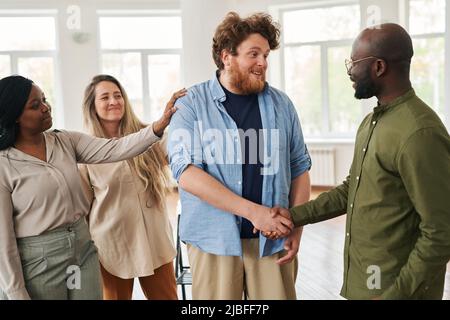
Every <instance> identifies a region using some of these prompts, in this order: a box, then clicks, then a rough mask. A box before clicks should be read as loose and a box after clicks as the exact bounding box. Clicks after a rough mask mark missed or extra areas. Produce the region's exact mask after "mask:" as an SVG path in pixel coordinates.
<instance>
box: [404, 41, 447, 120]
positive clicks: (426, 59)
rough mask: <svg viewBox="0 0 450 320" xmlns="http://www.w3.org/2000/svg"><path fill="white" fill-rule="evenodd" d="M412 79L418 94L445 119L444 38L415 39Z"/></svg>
mask: <svg viewBox="0 0 450 320" xmlns="http://www.w3.org/2000/svg"><path fill="white" fill-rule="evenodd" d="M413 45H414V57H413V59H412V66H411V79H412V80H411V81H412V84H413V87H414V89H415V91H416V93H417V95H418V96H419V97H420V98H421V99H422V100H424V101H425V102H426V103H427V104H428V105H429V106H430V107H432V108H433V109H434V110H435V111H436V112H437V113H438V114H439V116H440V117H441V119H443V120H445V119H444V96H445V92H444V71H445V68H444V38H429V39H413Z"/></svg>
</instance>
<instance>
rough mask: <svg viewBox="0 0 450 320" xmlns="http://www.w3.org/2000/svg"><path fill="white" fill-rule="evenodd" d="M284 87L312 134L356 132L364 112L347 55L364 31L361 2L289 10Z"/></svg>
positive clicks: (285, 25) (285, 15) (285, 23)
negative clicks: (361, 27) (357, 98)
mask: <svg viewBox="0 0 450 320" xmlns="http://www.w3.org/2000/svg"><path fill="white" fill-rule="evenodd" d="M281 23H282V27H283V46H282V64H283V68H282V70H283V76H282V81H283V86H284V90H285V91H286V93H287V94H288V95H289V97H290V98H291V99H292V101H293V103H294V104H295V106H296V108H297V110H298V112H299V114H300V115H301V121H302V128H303V131H304V134H305V136H306V137H321V138H324V137H351V136H353V135H354V132H355V131H356V129H357V126H358V124H359V123H360V120H361V117H362V105H361V102H360V101H358V100H356V99H355V98H354V91H353V88H352V86H351V82H350V80H349V79H348V76H347V72H346V69H345V66H344V60H345V59H346V58H349V57H350V54H351V44H352V41H353V39H354V38H355V37H356V36H357V34H358V32H359V30H360V9H359V5H358V4H348V3H347V4H339V5H338V4H336V5H334V6H327V7H312V8H311V7H308V8H291V9H283V11H282V12H281Z"/></svg>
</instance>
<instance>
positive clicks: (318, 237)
mask: <svg viewBox="0 0 450 320" xmlns="http://www.w3.org/2000/svg"><path fill="white" fill-rule="evenodd" d="M320 192H322V190H315V191H313V194H312V198H315V197H316V196H317V195H318V194H320ZM177 201H178V196H177V194H172V195H171V196H170V197H169V199H168V206H169V210H170V212H171V213H174V214H173V215H171V221H172V222H173V225H174V230H176V229H175V223H176V204H177ZM344 234H345V216H341V217H338V218H335V219H332V220H328V221H324V222H321V223H317V224H313V225H308V226H305V228H304V231H303V236H302V241H301V243H300V250H299V255H298V258H299V272H298V277H297V282H296V289H297V298H298V299H302V300H303V299H307V300H339V299H343V298H342V297H340V296H339V292H340V289H341V285H342V273H343V271H342V270H343V248H344ZM185 260H186V261H187V259H185ZM449 271H450V264H449V265H448V266H447V275H446V283H445V293H444V299H446V300H450V273H449ZM136 287H139V285H138V284H137V286H136ZM138 290H139V289H138V288H135V298H137V299H140V298H142V297H143V296H142V294H141V293H140V292H139V291H138ZM188 297H190V292H188ZM180 298H181V295H180Z"/></svg>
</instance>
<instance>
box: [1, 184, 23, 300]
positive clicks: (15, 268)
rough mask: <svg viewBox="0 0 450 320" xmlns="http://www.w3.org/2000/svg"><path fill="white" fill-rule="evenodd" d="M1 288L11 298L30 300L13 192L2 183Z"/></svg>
mask: <svg viewBox="0 0 450 320" xmlns="http://www.w3.org/2000/svg"><path fill="white" fill-rule="evenodd" d="M0 288H1V290H2V291H3V293H4V294H5V295H6V296H7V298H8V299H10V300H29V299H30V296H29V295H28V292H27V290H26V288H25V280H24V278H23V272H22V263H21V261H20V255H19V250H18V248H17V242H16V235H15V232H14V220H13V206H12V200H11V192H10V191H9V190H8V189H7V188H6V187H5V186H3V185H1V184H0Z"/></svg>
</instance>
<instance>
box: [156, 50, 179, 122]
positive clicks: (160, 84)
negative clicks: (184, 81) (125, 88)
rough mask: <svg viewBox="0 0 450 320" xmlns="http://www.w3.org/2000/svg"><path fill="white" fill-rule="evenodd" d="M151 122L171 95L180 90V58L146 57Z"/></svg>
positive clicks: (166, 56)
mask: <svg viewBox="0 0 450 320" xmlns="http://www.w3.org/2000/svg"><path fill="white" fill-rule="evenodd" d="M148 77H149V92H150V110H151V118H152V119H151V120H156V119H158V118H159V117H160V116H161V115H162V113H163V111H164V108H165V106H166V103H167V101H168V100H169V99H170V97H171V96H172V93H173V92H174V91H176V90H179V89H181V88H180V86H181V85H180V56H179V55H151V56H148Z"/></svg>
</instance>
